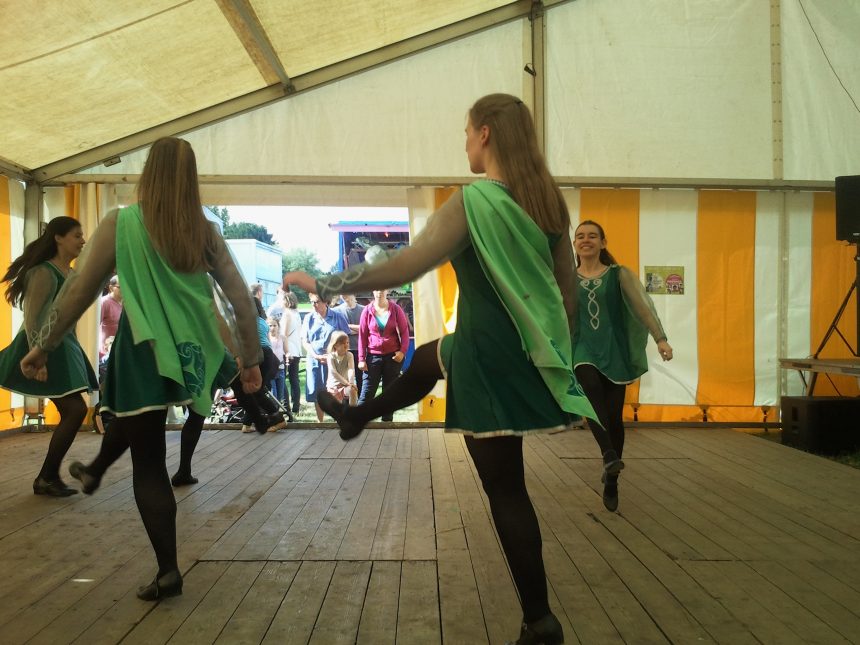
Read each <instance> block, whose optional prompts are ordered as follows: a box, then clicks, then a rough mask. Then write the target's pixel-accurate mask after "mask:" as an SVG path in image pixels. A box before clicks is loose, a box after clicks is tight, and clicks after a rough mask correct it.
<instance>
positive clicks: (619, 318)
mask: <svg viewBox="0 0 860 645" xmlns="http://www.w3.org/2000/svg"><path fill="white" fill-rule="evenodd" d="M573 247H574V250H575V251H576V266H577V273H578V279H579V324H578V325H577V327H576V334H575V335H574V341H573V348H574V349H573V364H574V371H575V372H576V378H577V379H578V380H579V382H580V384H582V389H584V390H585V393H586V394H587V395H588V400H589V401H591V404H592V405H593V406H594V410H595V411H596V412H597V419H598V421H599V422H596V421H594V420H589V422H588V425H589V427H590V428H591V432H592V434H593V435H594V438H595V440H596V441H597V444H598V445H599V446H600V450H601V452H602V453H603V459H604V463H607V462H611V461H612V460H616V463H617V467H616V469H604V473H603V477H602V482H603V505H604V506H606V508H607V510H610V511H613V512H614V511H615V510H617V509H618V473H619V472H620V471H621V468H623V465H624V464H623V462H622V461H621V455H622V453H623V452H624V421H623V420H622V410H623V408H624V392H625V390H626V387H627V384H628V383H632V382H633V381H635V380H636V379H638V378H639V377H640V376H642V375H643V374H644V373H645V372H647V371H648V360H647V359H646V358H645V343H646V342H647V341H648V334H649V333H650V334H651V336H652V337H653V338H654V341H655V342H656V343H657V350H658V351H659V352H660V357H661V358H662V359H663V360H664V361H670V360H672V347H671V346H670V345H669V343H668V342H667V341H666V332H664V331H663V326H662V325H661V324H660V319H659V318H658V317H657V312H656V311H655V310H654V303H653V302H651V298H650V297H649V296H648V294H647V293H646V292H645V289H644V288H643V287H642V284H641V283H640V282H639V279H638V278H637V277H636V275H635V274H634V273H633V272H632V271H631V270H630V269H628V268H626V267H623V266H619V265H618V263H617V262H616V261H615V258H613V257H612V254H611V253H609V251H608V250H607V249H606V235H605V234H604V232H603V227H602V226H600V224H598V223H597V222H592V221H591V220H586V221H584V222H582V223H580V225H579V226H577V227H576V231H575V233H574V236H573Z"/></svg>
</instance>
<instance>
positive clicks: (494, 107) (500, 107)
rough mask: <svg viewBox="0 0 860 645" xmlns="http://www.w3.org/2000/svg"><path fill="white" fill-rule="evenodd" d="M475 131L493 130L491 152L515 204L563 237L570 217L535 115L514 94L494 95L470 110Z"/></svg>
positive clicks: (542, 226) (546, 230) (491, 133)
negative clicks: (541, 145) (543, 150)
mask: <svg viewBox="0 0 860 645" xmlns="http://www.w3.org/2000/svg"><path fill="white" fill-rule="evenodd" d="M469 121H470V122H471V124H472V127H473V128H481V127H482V126H487V127H489V129H490V140H489V144H488V145H489V148H490V150H491V151H492V153H493V157H494V159H495V161H496V163H497V164H498V165H499V170H500V171H501V173H502V176H503V177H504V178H505V182H506V183H507V185H508V188H510V190H511V194H512V195H513V198H514V201H515V202H516V203H517V204H519V205H520V206H521V207H522V209H523V210H524V211H525V212H526V213H528V214H529V216H530V217H531V218H532V219H533V220H534V221H535V223H536V224H537V225H538V226H539V227H540V229H541V230H542V231H544V232H546V233H556V234H558V233H562V232H564V231H566V230H567V228H568V226H570V215H569V214H568V211H567V204H565V202H564V198H563V197H562V195H561V191H560V190H559V188H558V186H557V185H556V183H555V180H554V179H553V178H552V175H550V174H549V169H548V168H547V166H546V161H545V160H544V157H543V155H542V154H541V151H540V149H539V148H538V141H537V135H536V134H535V127H534V123H533V121H532V115H531V113H530V112H529V109H528V108H527V107H526V105H525V104H524V103H523V102H522V101H521V100H520V99H518V98H517V97H515V96H511V95H510V94H490V95H488V96H485V97H483V98H481V99H478V101H477V102H476V103H475V105H473V106H472V109H470V110H469Z"/></svg>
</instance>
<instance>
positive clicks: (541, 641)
mask: <svg viewBox="0 0 860 645" xmlns="http://www.w3.org/2000/svg"><path fill="white" fill-rule="evenodd" d="M563 643H564V630H562V628H561V623H559V622H558V618H556V617H555V616H553V615H552V614H547V615H546V616H544V617H543V618H541V619H540V620H536V621H534V622H532V623H523V627H522V629H521V630H520V637H519V638H518V639H517V641H516V642H515V643H513V644H510V643H509V644H508V645H562V644H563Z"/></svg>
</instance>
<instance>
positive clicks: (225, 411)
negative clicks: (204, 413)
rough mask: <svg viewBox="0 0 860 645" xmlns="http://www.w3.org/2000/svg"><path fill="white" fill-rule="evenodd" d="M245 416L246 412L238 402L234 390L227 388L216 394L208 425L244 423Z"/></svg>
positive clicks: (207, 420)
mask: <svg viewBox="0 0 860 645" xmlns="http://www.w3.org/2000/svg"><path fill="white" fill-rule="evenodd" d="M244 414H245V411H244V410H243V409H242V406H241V405H239V402H238V401H237V400H236V396H235V395H234V394H233V390H232V389H230V388H226V389H223V390H218V391H216V392H215V399H214V401H212V410H211V411H210V413H209V418H208V419H206V423H242V418H243V416H244Z"/></svg>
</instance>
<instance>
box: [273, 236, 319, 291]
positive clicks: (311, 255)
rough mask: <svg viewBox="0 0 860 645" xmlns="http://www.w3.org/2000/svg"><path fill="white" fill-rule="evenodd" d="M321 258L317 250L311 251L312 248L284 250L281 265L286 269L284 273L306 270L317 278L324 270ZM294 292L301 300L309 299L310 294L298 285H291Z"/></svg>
mask: <svg viewBox="0 0 860 645" xmlns="http://www.w3.org/2000/svg"><path fill="white" fill-rule="evenodd" d="M319 265H320V260H319V258H318V257H317V254H316V252H315V251H311V250H310V249H302V248H299V249H290V250H288V251H284V254H283V255H282V256H281V267H282V268H283V270H284V273H287V272H289V271H304V272H305V273H307V274H309V275H312V276H314V277H315V278H316V277H318V276H320V275H322V273H323V272H322V271H320V266H319ZM291 289H292V291H293V293H295V294H296V296H297V297H298V299H299V302H305V301H307V299H308V294H306V293H305V292H304V291H303V290H302V289H299V288H298V287H291Z"/></svg>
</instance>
